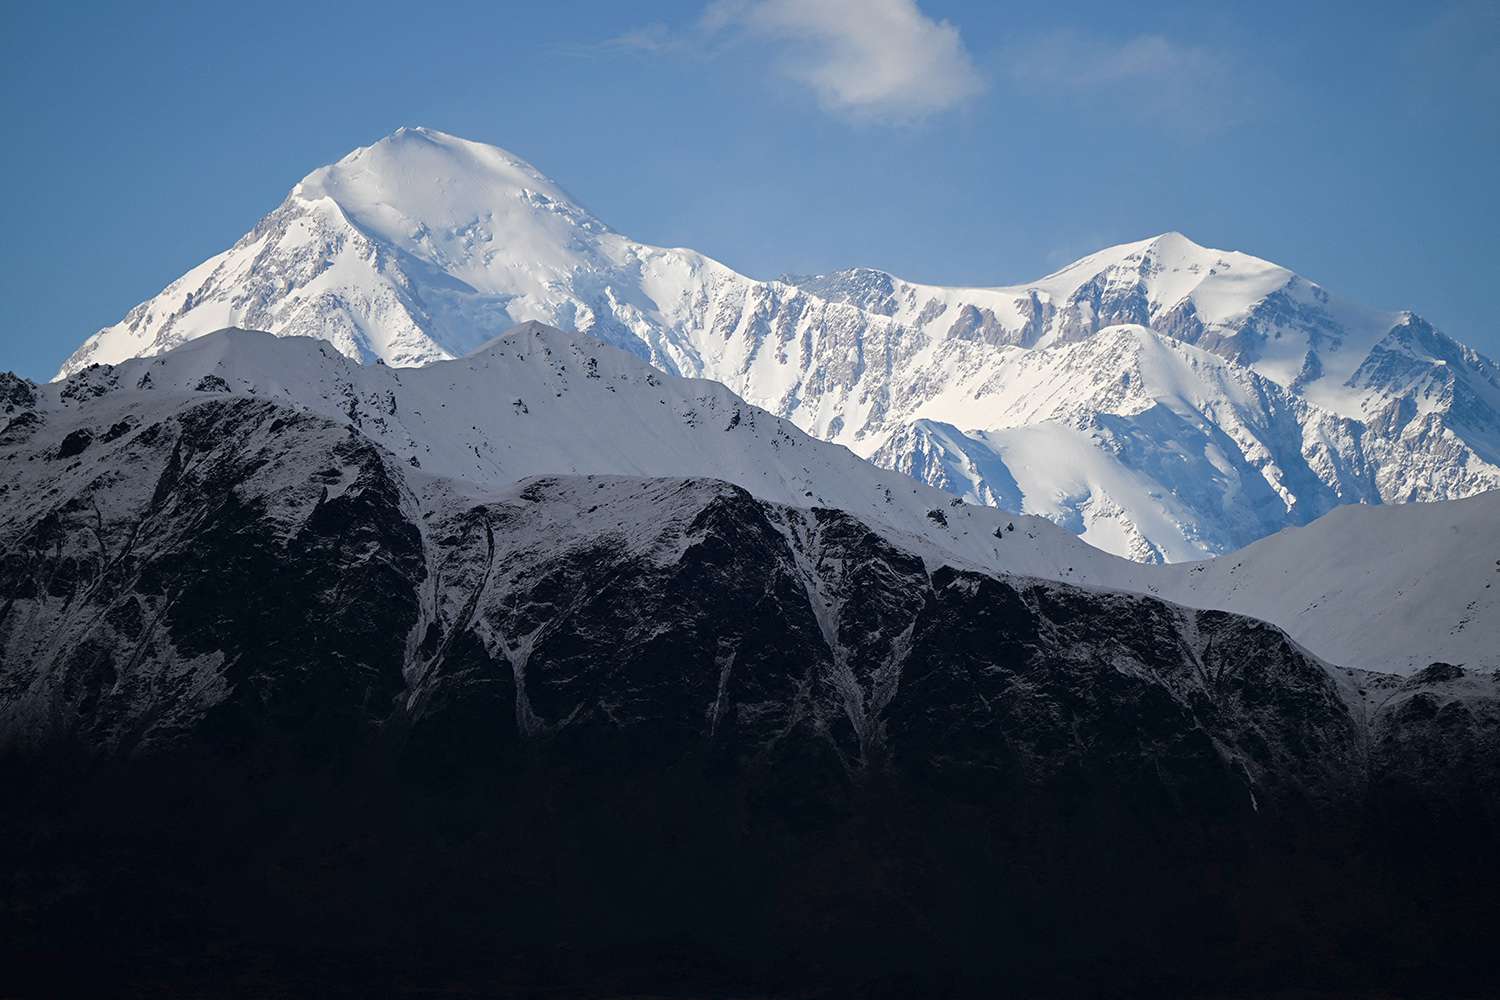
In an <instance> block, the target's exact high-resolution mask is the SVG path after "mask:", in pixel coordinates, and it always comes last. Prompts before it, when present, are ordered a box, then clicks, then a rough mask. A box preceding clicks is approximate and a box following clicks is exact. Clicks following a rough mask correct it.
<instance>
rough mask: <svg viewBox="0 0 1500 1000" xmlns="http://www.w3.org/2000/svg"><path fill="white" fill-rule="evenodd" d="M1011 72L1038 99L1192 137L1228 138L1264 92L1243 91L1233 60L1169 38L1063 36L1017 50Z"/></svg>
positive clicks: (1011, 53)
mask: <svg viewBox="0 0 1500 1000" xmlns="http://www.w3.org/2000/svg"><path fill="white" fill-rule="evenodd" d="M1005 66H1006V73H1007V75H1008V76H1009V78H1010V80H1011V82H1012V83H1013V84H1015V85H1016V86H1017V87H1018V88H1019V89H1021V90H1023V91H1025V92H1026V93H1028V94H1029V95H1031V96H1033V97H1037V98H1042V99H1057V100H1066V101H1070V102H1073V103H1076V104H1081V105H1085V106H1093V107H1097V108H1099V109H1101V110H1104V111H1107V112H1109V113H1111V114H1117V115H1118V114H1125V115H1130V116H1132V117H1136V118H1139V119H1142V120H1144V121H1146V122H1148V123H1150V124H1154V125H1158V126H1160V127H1162V128H1164V129H1166V130H1168V131H1174V132H1181V133H1188V134H1199V135H1207V134H1212V133H1216V132H1221V131H1223V130H1225V129H1227V128H1229V127H1231V126H1233V125H1235V124H1237V123H1238V122H1240V121H1242V120H1243V119H1244V118H1245V117H1246V116H1247V115H1248V114H1249V113H1250V111H1251V110H1252V104H1253V100H1254V96H1253V95H1254V94H1255V93H1256V88H1255V87H1246V86H1244V85H1243V83H1242V81H1241V79H1240V77H1241V73H1240V71H1239V67H1238V66H1237V64H1236V63H1235V61H1234V59H1233V58H1232V57H1231V56H1229V55H1228V54H1227V53H1224V52H1221V51H1218V50H1215V49H1210V48H1207V47H1204V46H1199V45H1191V44H1185V43H1182V42H1178V41H1174V40H1173V39H1170V38H1167V37H1165V36H1162V35H1136V36H1134V37H1131V38H1126V39H1124V40H1120V41H1116V40H1107V39H1104V38H1100V37H1096V36H1092V35H1085V34H1080V33H1078V32H1074V31H1063V32H1057V33H1054V34H1051V35H1046V36H1043V37H1040V38H1033V39H1030V40H1029V41H1026V42H1024V43H1019V44H1015V45H1012V46H1011V47H1010V49H1009V50H1008V51H1007V52H1006V53H1005ZM1261 85H1262V86H1263V85H1264V81H1261Z"/></svg>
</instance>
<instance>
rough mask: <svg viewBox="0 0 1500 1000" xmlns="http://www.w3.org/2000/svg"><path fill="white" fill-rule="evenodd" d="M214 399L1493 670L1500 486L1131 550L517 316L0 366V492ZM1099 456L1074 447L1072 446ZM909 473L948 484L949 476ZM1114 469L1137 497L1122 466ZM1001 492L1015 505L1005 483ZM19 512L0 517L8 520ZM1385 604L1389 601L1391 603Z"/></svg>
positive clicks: (481, 487)
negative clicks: (1240, 544) (493, 323)
mask: <svg viewBox="0 0 1500 1000" xmlns="http://www.w3.org/2000/svg"><path fill="white" fill-rule="evenodd" d="M1109 339H1110V338H1109V336H1102V337H1096V338H1091V339H1090V340H1089V341H1086V342H1084V343H1086V344H1100V343H1104V342H1107V341H1108V340H1109ZM1148 342H1150V343H1153V344H1156V343H1158V342H1157V341H1155V340H1149V341H1148ZM1078 346H1083V345H1082V344H1080V345H1078ZM1163 350H1167V352H1168V354H1169V355H1170V356H1173V357H1175V356H1176V355H1175V353H1172V352H1171V351H1170V350H1169V349H1167V348H1165V347H1163ZM1022 357H1023V358H1024V357H1025V355H1023V356H1022ZM1216 365H1217V363H1216ZM1211 367H1213V366H1211ZM1221 367H1222V366H1221V365H1218V366H1217V367H1213V370H1214V371H1218V370H1219V368H1221ZM1231 389H1232V386H1227V387H1225V388H1224V390H1223V391H1224V392H1225V394H1226V395H1228V394H1230V392H1231ZM220 396H222V397H226V398H231V399H251V400H255V401H259V402H263V403H265V404H267V405H276V406H280V407H285V408H289V409H291V410H294V411H296V412H300V413H306V414H309V415H315V416H317V417H319V418H321V419H324V420H327V421H331V422H333V423H335V424H337V425H339V426H345V427H347V428H348V431H349V433H350V435H351V436H357V437H358V438H360V439H364V440H368V441H371V442H373V443H374V444H376V445H378V446H379V447H380V448H381V449H383V450H384V451H385V452H386V453H388V454H390V455H391V456H392V457H393V460H394V461H396V462H398V463H399V464H400V465H401V466H402V468H403V475H404V476H405V477H407V479H408V480H409V481H410V482H411V483H412V484H414V485H413V486H412V489H413V490H416V491H419V492H420V491H423V490H428V491H430V490H441V491H443V492H445V493H446V494H450V495H451V499H452V500H453V502H457V501H458V500H460V499H462V497H463V496H467V495H470V494H475V493H476V492H477V493H484V492H486V491H489V492H493V491H496V490H508V489H513V488H516V484H517V483H519V482H521V481H522V480H525V479H527V478H529V477H536V476H557V475H593V476H635V477H652V478H661V477H690V478H696V479H704V478H708V479H715V480H722V481H727V482H731V483H734V484H735V485H737V486H739V487H741V488H743V489H745V490H748V491H749V492H750V493H751V494H753V495H754V496H756V497H757V498H759V499H761V500H764V501H767V502H770V503H778V504H785V505H788V506H792V507H797V508H823V509H838V510H842V511H845V512H847V513H848V514H850V515H851V516H854V517H857V518H860V519H862V520H863V521H864V522H866V523H868V524H870V525H871V526H873V527H875V528H877V529H878V530H879V531H881V532H882V533H883V534H884V535H885V536H886V537H888V538H890V539H893V540H895V541H896V542H897V543H898V544H900V545H901V546H902V547H904V548H905V549H907V550H908V551H911V552H915V553H919V554H920V555H921V556H922V557H923V559H924V560H925V561H926V562H927V563H928V565H929V566H930V567H933V568H936V567H938V566H944V565H946V566H958V567H966V568H973V569H977V570H980V571H983V572H987V573H1004V574H1011V575H1018V576H1024V577H1031V578H1041V579H1046V580H1054V581H1060V582H1064V583H1070V584H1075V585H1084V586H1091V587H1097V588H1103V589H1108V590H1115V591H1130V592H1134V593H1139V594H1147V595H1150V596H1153V597H1159V598H1164V599H1166V600H1170V601H1174V602H1177V603H1179V604H1183V605H1187V606H1190V607H1197V608H1205V609H1214V610H1223V611H1230V612H1233V613H1236V614H1242V615H1249V616H1251V617H1255V618H1260V619H1263V620H1266V621H1270V622H1272V623H1273V624H1276V625H1278V626H1280V627H1281V628H1283V629H1285V630H1286V631H1287V632H1288V633H1289V634H1290V635H1291V636H1292V637H1293V638H1294V639H1296V640H1297V641H1299V642H1300V643H1302V644H1303V645H1304V646H1305V647H1306V648H1307V649H1309V650H1311V651H1312V652H1313V653H1315V654H1317V655H1318V656H1320V657H1322V658H1323V659H1325V660H1328V661H1330V662H1332V663H1337V664H1340V665H1342V666H1346V667H1359V668H1364V669H1371V670H1387V671H1393V672H1397V673H1410V672H1412V671H1414V670H1418V669H1421V668H1423V667H1425V666H1427V665H1428V664H1429V663H1431V662H1433V661H1437V660H1442V661H1446V662H1450V663H1455V664H1460V665H1462V666H1464V667H1466V668H1469V669H1480V670H1493V669H1495V668H1497V667H1500V660H1497V659H1496V653H1495V651H1496V650H1500V549H1496V547H1495V545H1493V544H1491V543H1493V542H1494V538H1493V535H1494V532H1493V525H1494V524H1495V523H1496V517H1497V516H1500V512H1497V505H1500V493H1489V494H1486V495H1484V496H1479V497H1475V498H1472V499H1469V500H1465V501H1453V502H1446V503H1417V504H1405V505H1399V506H1393V507H1390V508H1369V507H1363V506H1351V507H1345V508H1342V509H1338V510H1335V511H1334V512H1332V513H1330V514H1328V515H1326V516H1325V517H1323V518H1320V519H1319V520H1317V521H1316V522H1314V523H1313V524H1311V525H1308V526H1306V527H1302V528H1294V529H1286V530H1283V531H1282V532H1280V533H1278V534H1276V535H1273V536H1271V537H1268V538H1265V539H1262V540H1261V541H1259V542H1256V543H1254V544H1252V545H1250V546H1248V547H1247V548H1246V549H1244V550H1243V551H1241V552H1237V553H1235V554H1234V555H1233V556H1229V557H1225V558H1222V559H1218V560H1212V561H1208V562H1199V563H1190V564H1182V565H1176V566H1152V565H1141V564H1139V563H1136V562H1131V561H1128V560H1125V559H1121V558H1117V557H1115V556H1113V555H1110V554H1108V553H1106V552H1103V551H1101V550H1100V549H1099V548H1097V547H1093V546H1089V545H1086V544H1084V543H1083V541H1081V540H1080V539H1079V538H1077V537H1076V536H1075V535H1074V534H1071V533H1070V532H1068V531H1067V530H1064V528H1062V527H1059V526H1057V525H1056V524H1054V523H1052V522H1051V520H1049V519H1048V518H1045V517H1041V516H1017V515H1013V514H1010V513H1007V512H1006V511H1004V510H1002V509H997V508H995V507H992V506H981V505H975V504H969V503H963V502H961V501H960V500H959V499H957V498H956V497H953V496H951V495H950V494H947V493H944V492H942V491H941V490H939V489H936V488H934V487H933V486H929V485H927V484H925V483H921V482H916V481H913V480H912V479H910V478H908V477H907V476H904V475H901V474H900V473H898V472H895V471H892V470H888V469H883V468H880V467H878V466H876V465H872V464H871V463H869V462H866V461H864V460H862V459H860V458H859V457H858V456H856V455H854V454H853V453H851V452H850V451H849V450H848V449H846V448H844V447H841V446H839V445H836V444H833V443H830V442H825V441H820V440H818V439H816V438H813V437H810V436H809V435H807V434H805V433H804V432H803V431H801V430H800V429H798V428H797V427H796V426H795V425H793V424H792V423H791V422H790V421H787V420H785V419H784V418H780V417H776V416H774V415H772V414H770V413H768V412H766V411H765V410H762V409H760V408H758V407H754V406H751V405H750V404H748V403H746V402H744V401H743V400H741V399H739V398H738V397H737V396H735V395H734V394H733V393H732V392H730V391H729V390H728V389H726V388H725V387H724V386H723V385H722V384H720V383H717V382H713V381H709V380H703V379H687V378H682V377H680V376H675V375H669V374H667V373H664V372H661V371H659V370H658V369H655V368H653V367H652V366H650V365H648V364H646V363H645V362H644V361H642V360H640V359H639V358H637V357H635V356H634V355H632V354H629V353H627V352H624V351H621V350H618V349H615V348H612V347H610V346H608V345H606V344H602V343H600V342H598V341H597V340H595V339H593V338H591V337H588V336H586V335H583V334H578V333H568V332H564V331H561V330H557V329H555V328H551V327H547V326H544V325H542V324H540V323H526V324H523V325H521V326H519V327H517V328H516V329H514V330H511V331H509V332H508V333H506V334H505V335H503V336H501V337H499V338H497V339H496V340H494V341H493V342H491V343H489V344H487V345H484V346H483V347H481V348H480V349H478V350H477V351H475V352H474V353H473V354H471V355H469V356H467V357H465V358H461V359H454V360H449V361H441V362H434V363H432V364H430V365H426V366H422V367H420V368H409V369H398V368H392V367H389V366H386V365H384V364H378V363H377V364H368V365H361V364H359V363H357V362H355V361H354V360H352V359H350V358H347V357H345V356H344V355H342V354H340V353H339V352H337V351H335V350H333V349H332V348H331V347H330V346H329V345H327V344H326V343H325V342H323V341H319V340H314V339H311V338H303V337H285V338H278V337H273V336H270V335H268V334H265V333H261V332H256V331H248V330H224V331H220V332H217V333H215V334H212V335H209V336H206V337H203V338H199V339H197V340H194V341H192V342H190V343H188V344H184V345H182V346H180V347H177V348H174V349H173V350H171V351H168V352H166V353H163V354H161V355H158V356H154V357H151V358H138V359H132V360H130V361H127V362H123V363H121V364H119V365H114V366H95V367H90V368H86V369H84V370H82V371H80V372H78V373H76V374H74V375H72V376H70V377H68V378H67V379H65V380H63V381H60V382H57V383H53V384H52V385H48V386H42V387H32V386H30V385H29V384H28V383H25V382H24V381H21V380H16V379H14V378H13V377H11V376H4V377H0V458H5V457H7V456H8V458H9V464H10V466H11V468H12V470H13V472H12V474H11V475H10V476H9V477H8V478H7V479H6V481H4V482H0V505H4V504H6V503H8V502H13V501H15V500H16V499H17V498H25V497H28V496H37V495H55V494H57V493H59V492H60V491H62V492H66V491H67V490H68V489H71V488H73V487H71V486H69V484H70V483H76V482H85V481H94V480H98V479H104V480H108V479H111V478H112V477H114V476H115V475H116V473H115V471H114V467H113V464H112V463H115V462H116V460H115V459H112V458H111V457H110V455H111V453H112V452H113V450H116V449H119V448H122V447H124V445H123V444H122V443H119V444H117V443H116V441H117V440H123V439H124V438H128V437H129V436H130V435H131V434H133V433H136V432H138V431H139V430H140V428H141V425H142V423H143V421H145V420H148V419H165V418H166V417H167V416H168V415H170V414H173V413H176V412H178V411H180V410H181V409H182V408H183V407H188V406H193V405H197V404H200V403H202V402H203V401H204V400H205V399H210V400H211V399H213V398H216V397H220ZM921 429H922V433H923V434H924V435H926V436H927V439H928V440H929V441H932V442H935V443H936V444H937V445H939V446H943V445H946V443H947V441H949V440H950V439H951V438H952V437H953V436H954V435H955V434H956V433H957V432H956V431H954V430H953V429H952V428H950V427H944V426H943V425H940V424H936V423H927V424H924V425H923V426H922V428H921ZM1022 433H1029V434H1033V435H1035V436H1036V437H1037V438H1038V439H1039V440H1040V443H1039V444H1038V445H1037V447H1038V448H1047V447H1051V448H1053V449H1054V450H1055V449H1056V448H1057V447H1059V446H1058V445H1057V443H1056V441H1050V442H1049V441H1048V440H1047V438H1046V435H1047V434H1050V433H1055V432H1054V431H1052V430H1050V429H1049V425H1048V424H1046V423H1037V424H1035V425H1034V426H1033V427H1032V428H1030V429H1029V430H1027V431H1024V432H1022ZM1063 440H1066V439H1065V438H1064V439H1063ZM25 456H34V457H37V458H39V459H49V458H50V459H55V458H57V457H60V456H61V457H67V458H68V459H69V461H68V462H63V463H59V462H57V461H48V460H32V459H31V458H26V457H25ZM1087 458H1088V454H1087V452H1081V453H1080V455H1079V456H1078V461H1079V462H1083V461H1086V460H1087ZM1039 461H1040V459H1039ZM304 471H306V472H307V474H306V476H305V477H304V478H306V479H311V480H314V481H318V480H319V477H324V478H326V477H325V476H324V472H325V471H326V470H318V469H314V470H311V471H307V470H304ZM912 471H913V472H914V473H919V474H920V478H926V479H938V480H939V481H941V479H940V476H941V475H948V474H949V473H948V472H947V471H946V470H945V469H938V470H930V469H913V470H912ZM982 471H984V472H986V473H987V474H989V475H990V476H991V478H992V480H994V479H996V478H997V477H996V474H995V473H994V472H993V470H991V469H988V468H986V469H983V470H982ZM346 485H347V484H346ZM944 485H948V484H947V483H944ZM1107 485H1108V486H1109V487H1110V488H1111V489H1113V490H1115V491H1116V492H1117V493H1119V494H1120V495H1122V496H1126V497H1127V498H1131V497H1133V495H1132V494H1130V493H1128V492H1127V487H1129V486H1130V485H1131V484H1130V483H1128V482H1125V483H1118V482H1109V483H1107ZM125 499H128V498H124V497H122V500H125ZM995 499H996V500H998V501H999V502H1000V503H1002V504H1004V503H1007V502H1009V501H1011V500H1012V499H1014V494H1012V495H1009V496H1007V495H1000V496H997V497H995ZM1147 499H1149V497H1148V498H1147ZM10 516H14V517H20V518H27V517H31V516H32V512H31V508H30V507H29V506H27V505H25V504H22V505H21V506H13V507H12V508H11V515H10ZM7 523H10V522H9V520H8V517H7V516H0V531H3V530H5V528H6V525H7ZM1146 526H1147V528H1150V527H1152V523H1151V522H1148V523H1147V525H1146ZM1393 608H1394V609H1400V610H1399V613H1387V612H1388V611H1389V609H1393Z"/></svg>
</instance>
